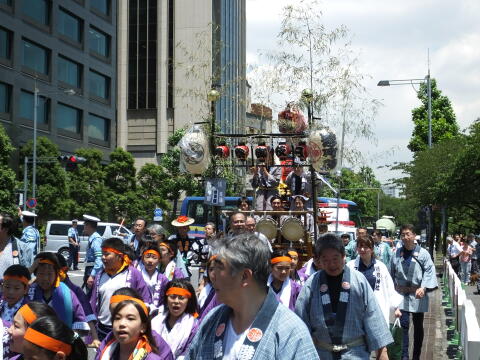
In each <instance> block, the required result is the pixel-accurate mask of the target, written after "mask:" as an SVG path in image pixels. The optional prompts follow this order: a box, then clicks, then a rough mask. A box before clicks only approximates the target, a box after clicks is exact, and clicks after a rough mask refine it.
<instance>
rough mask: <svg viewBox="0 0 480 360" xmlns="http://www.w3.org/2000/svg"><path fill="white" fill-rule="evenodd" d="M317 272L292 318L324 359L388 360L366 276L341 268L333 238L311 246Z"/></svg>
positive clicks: (385, 334) (387, 339) (388, 338)
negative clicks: (295, 317) (302, 324)
mask: <svg viewBox="0 0 480 360" xmlns="http://www.w3.org/2000/svg"><path fill="white" fill-rule="evenodd" d="M315 250H316V253H317V254H318V255H319V257H320V262H321V264H322V270H320V271H318V272H317V273H315V274H314V275H313V276H311V277H310V278H309V279H308V280H307V282H306V283H305V285H304V286H303V288H302V291H301V292H300V295H299V297H298V299H297V304H296V306H295V312H296V313H297V315H298V316H300V318H301V319H302V320H303V321H304V322H305V324H307V327H308V329H309V330H310V333H311V335H312V337H313V342H314V343H315V346H316V348H317V352H318V355H319V357H320V358H321V359H322V360H323V359H327V360H328V359H365V360H368V359H369V358H370V353H371V352H372V351H375V352H376V358H377V359H387V358H388V357H387V354H386V346H387V345H388V344H390V343H391V342H393V339H392V335H391V334H390V331H389V329H388V326H387V324H386V322H385V321H384V320H383V314H382V311H381V310H380V308H379V306H378V303H377V300H376V299H375V295H374V294H373V291H372V289H371V287H370V285H369V284H368V281H367V279H366V278H365V276H363V275H362V274H360V273H359V272H358V271H354V270H351V269H350V268H349V267H348V266H346V265H345V248H344V247H343V243H342V240H340V238H339V237H337V236H336V235H335V234H332V233H327V234H324V235H322V236H321V237H320V238H319V241H317V243H316V244H315Z"/></svg>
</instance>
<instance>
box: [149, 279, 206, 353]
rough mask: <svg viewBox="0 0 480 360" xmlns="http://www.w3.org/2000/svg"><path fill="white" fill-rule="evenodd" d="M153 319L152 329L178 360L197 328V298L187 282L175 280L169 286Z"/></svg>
mask: <svg viewBox="0 0 480 360" xmlns="http://www.w3.org/2000/svg"><path fill="white" fill-rule="evenodd" d="M164 304H165V305H163V306H162V307H160V308H159V310H158V315H157V316H155V317H154V318H153V319H152V329H153V330H154V331H156V332H157V333H158V334H160V335H161V336H162V337H163V338H164V339H165V341H166V342H167V344H168V345H169V346H170V349H171V350H172V353H173V356H174V357H175V358H178V357H179V356H181V355H182V354H184V352H185V351H186V350H187V348H188V345H189V344H190V341H191V339H192V338H193V335H194V333H195V331H196V328H197V319H196V318H197V316H198V315H197V310H198V309H197V307H198V306H197V297H196V296H195V291H194V289H193V286H192V285H191V284H190V283H189V282H188V281H186V280H173V281H170V282H169V283H168V285H167V291H166V292H165V301H164Z"/></svg>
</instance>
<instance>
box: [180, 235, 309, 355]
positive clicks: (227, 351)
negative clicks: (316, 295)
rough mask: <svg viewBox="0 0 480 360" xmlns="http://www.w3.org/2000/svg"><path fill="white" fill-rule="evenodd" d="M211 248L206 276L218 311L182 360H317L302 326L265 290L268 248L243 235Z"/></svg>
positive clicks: (255, 238)
mask: <svg viewBox="0 0 480 360" xmlns="http://www.w3.org/2000/svg"><path fill="white" fill-rule="evenodd" d="M213 246H214V248H213V253H214V258H213V259H212V260H211V265H210V267H209V275H210V278H211V280H212V285H213V288H214V289H215V291H216V293H217V296H218V300H219V301H220V302H221V303H223V305H220V306H217V307H216V308H215V309H214V310H212V311H211V312H210V314H209V315H208V316H207V317H206V318H205V320H204V321H203V322H202V323H201V325H200V327H199V329H198V332H197V334H196V335H195V337H194V339H193V341H192V343H191V344H190V347H189V349H188V352H187V356H186V359H225V360H228V359H238V358H242V359H258V360H260V359H276V358H282V359H302V360H303V359H313V360H314V359H318V356H317V354H316V351H315V347H314V346H313V343H312V339H311V337H310V335H309V334H308V330H307V328H306V327H305V325H304V324H303V323H302V322H301V321H300V319H299V318H298V317H297V316H295V314H294V313H293V312H292V311H290V310H288V309H287V308H286V307H285V306H282V305H280V303H279V302H278V301H277V300H276V299H275V295H274V294H273V292H269V291H268V289H267V287H266V286H265V284H266V283H267V279H268V275H269V269H270V251H269V250H268V247H267V245H266V244H264V243H263V242H262V241H261V240H260V239H258V238H257V237H256V236H255V235H252V234H247V233H245V234H240V235H238V236H236V237H232V238H230V237H227V238H222V239H219V240H217V241H216V242H215V244H214V245H213Z"/></svg>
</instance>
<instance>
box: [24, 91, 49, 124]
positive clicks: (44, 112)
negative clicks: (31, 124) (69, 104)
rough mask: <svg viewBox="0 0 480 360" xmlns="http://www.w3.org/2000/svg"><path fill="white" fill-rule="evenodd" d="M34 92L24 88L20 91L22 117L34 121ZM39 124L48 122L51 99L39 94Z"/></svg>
mask: <svg viewBox="0 0 480 360" xmlns="http://www.w3.org/2000/svg"><path fill="white" fill-rule="evenodd" d="M33 97H34V96H33V93H31V92H29V91H25V90H22V91H21V93H20V113H19V114H20V117H21V118H24V119H27V120H30V121H33V111H34V109H33ZM37 105H38V106H37V124H48V117H49V116H48V115H49V113H50V101H49V99H47V98H46V97H44V96H38V104H37Z"/></svg>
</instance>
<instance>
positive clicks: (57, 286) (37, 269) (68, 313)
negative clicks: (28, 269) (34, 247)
mask: <svg viewBox="0 0 480 360" xmlns="http://www.w3.org/2000/svg"><path fill="white" fill-rule="evenodd" d="M33 268H34V269H33V270H34V274H35V276H36V280H35V283H33V284H32V285H31V286H30V289H29V291H28V297H29V299H30V301H40V302H44V303H46V304H48V305H50V306H51V307H52V308H53V309H54V310H55V312H56V313H57V315H58V317H59V318H61V319H62V320H63V322H64V323H65V324H66V325H67V326H68V327H70V328H71V329H73V330H78V331H89V330H90V328H89V326H88V324H87V319H86V318H85V312H84V311H83V307H82V305H81V304H80V301H79V300H78V298H77V295H75V293H74V292H73V291H72V290H70V289H69V287H68V286H67V285H66V284H64V283H63V282H62V281H61V279H60V276H61V275H60V273H61V271H60V264H59V263H58V260H57V257H56V255H55V254H53V253H50V252H41V253H39V254H38V255H37V256H36V257H35V263H34V265H33ZM92 336H95V334H92ZM94 340H97V339H95V338H94Z"/></svg>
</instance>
